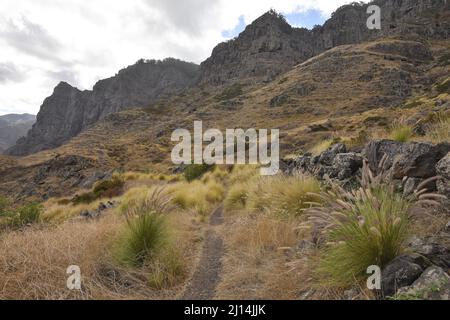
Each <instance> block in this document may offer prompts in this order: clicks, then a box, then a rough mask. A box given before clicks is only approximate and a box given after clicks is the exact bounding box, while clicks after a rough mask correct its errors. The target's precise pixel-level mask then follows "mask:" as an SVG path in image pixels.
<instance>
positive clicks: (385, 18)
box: [201, 0, 450, 84]
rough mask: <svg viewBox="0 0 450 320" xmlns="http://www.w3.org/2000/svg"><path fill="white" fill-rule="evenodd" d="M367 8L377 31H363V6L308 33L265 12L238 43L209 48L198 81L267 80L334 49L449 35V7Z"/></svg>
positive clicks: (381, 2)
mask: <svg viewBox="0 0 450 320" xmlns="http://www.w3.org/2000/svg"><path fill="white" fill-rule="evenodd" d="M371 4H375V5H378V6H379V7H380V8H381V20H382V29H381V30H369V29H368V28H367V19H368V17H369V16H370V15H369V14H367V8H368V4H362V3H353V4H350V5H346V6H343V7H341V8H339V9H338V10H337V11H336V12H335V13H334V14H333V15H332V17H331V18H330V19H329V20H328V21H327V22H326V23H325V24H324V25H323V26H317V27H315V28H314V29H312V30H308V29H304V28H292V27H291V26H290V25H289V24H288V23H287V22H286V20H285V19H284V18H283V17H282V16H281V15H279V14H277V13H276V12H274V11H270V12H268V13H266V14H264V15H263V16H261V17H260V18H258V19H257V20H255V21H254V22H253V23H252V24H250V25H249V26H247V28H246V29H245V30H244V31H243V32H242V33H241V34H240V35H239V36H238V37H237V38H235V39H233V40H230V41H228V42H225V43H221V44H219V45H218V46H217V47H216V48H214V50H213V52H212V55H211V57H210V58H208V59H207V60H206V61H204V62H203V63H202V64H201V73H202V76H201V81H202V82H203V83H213V84H223V83H227V82H233V81H245V80H250V81H255V80H262V81H271V80H273V78H274V76H276V75H278V74H280V73H282V72H285V71H287V70H289V69H290V68H291V67H292V66H293V65H295V64H298V63H300V62H303V61H305V60H307V59H309V58H311V57H313V56H315V55H317V54H319V53H322V52H324V51H326V50H328V49H331V48H333V47H336V46H339V45H344V44H354V43H360V42H362V41H366V40H370V39H376V38H379V37H385V36H399V37H407V38H413V39H417V38H420V37H426V38H428V39H429V38H442V39H446V38H448V36H449V34H450V19H449V18H450V2H447V1H445V0H421V1H413V0H378V1H374V2H372V3H371Z"/></svg>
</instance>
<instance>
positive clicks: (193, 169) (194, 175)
mask: <svg viewBox="0 0 450 320" xmlns="http://www.w3.org/2000/svg"><path fill="white" fill-rule="evenodd" d="M213 168H214V166H213V165H207V164H191V165H188V166H187V167H186V169H185V171H184V177H185V179H186V180H187V181H188V182H191V181H194V180H196V179H199V178H201V177H202V176H203V175H204V174H205V173H206V172H208V171H210V170H211V169H213Z"/></svg>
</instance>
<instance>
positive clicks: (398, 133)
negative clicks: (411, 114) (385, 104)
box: [389, 123, 414, 142]
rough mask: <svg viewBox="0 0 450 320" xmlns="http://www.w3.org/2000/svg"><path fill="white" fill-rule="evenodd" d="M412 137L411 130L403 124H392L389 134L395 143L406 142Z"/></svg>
mask: <svg viewBox="0 0 450 320" xmlns="http://www.w3.org/2000/svg"><path fill="white" fill-rule="evenodd" d="M413 136H414V132H413V129H412V128H411V126H408V125H406V124H403V123H394V124H393V125H392V127H391V131H390V133H389V137H390V139H392V140H394V141H397V142H408V141H410V140H411V139H412V137H413Z"/></svg>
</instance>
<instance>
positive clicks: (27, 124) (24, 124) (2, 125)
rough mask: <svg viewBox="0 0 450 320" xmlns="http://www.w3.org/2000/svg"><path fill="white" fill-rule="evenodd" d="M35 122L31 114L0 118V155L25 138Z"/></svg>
mask: <svg viewBox="0 0 450 320" xmlns="http://www.w3.org/2000/svg"><path fill="white" fill-rule="evenodd" d="M35 121H36V116H35V115H32V114H27V113H25V114H7V115H3V116H0V153H2V152H3V151H4V150H6V149H7V148H9V147H11V146H13V145H14V144H15V143H16V141H17V140H18V139H19V138H21V137H23V136H25V135H26V134H27V132H28V130H30V129H31V127H32V125H33V123H34V122H35Z"/></svg>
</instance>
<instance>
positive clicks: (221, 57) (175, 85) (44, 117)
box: [6, 0, 450, 155]
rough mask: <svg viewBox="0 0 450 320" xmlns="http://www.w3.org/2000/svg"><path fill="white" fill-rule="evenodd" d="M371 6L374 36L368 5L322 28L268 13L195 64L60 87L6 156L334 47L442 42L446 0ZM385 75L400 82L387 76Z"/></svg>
mask: <svg viewBox="0 0 450 320" xmlns="http://www.w3.org/2000/svg"><path fill="white" fill-rule="evenodd" d="M372 4H376V5H379V6H380V7H381V12H382V26H383V28H382V30H381V31H380V30H369V29H368V28H367V25H366V22H367V18H368V17H369V15H368V14H367V6H368V5H367V4H362V3H353V4H350V5H346V6H343V7H341V8H339V9H338V10H337V11H336V12H335V13H334V14H333V15H332V17H331V18H330V19H329V20H328V21H327V22H326V23H325V24H324V25H323V26H317V27H315V28H314V29H313V30H307V29H304V28H293V27H291V26H290V25H289V24H288V23H287V22H286V20H285V19H284V18H283V17H282V16H281V15H279V14H278V13H276V12H274V11H269V12H267V13H266V14H264V15H263V16H261V17H260V18H258V19H257V20H255V21H254V22H253V23H252V24H250V25H249V26H247V27H246V29H245V30H244V31H243V32H242V33H241V34H240V35H239V36H238V37H237V38H236V39H233V40H231V41H228V42H225V43H221V44H219V45H218V46H217V47H216V48H215V49H214V50H213V52H212V55H211V57H210V58H208V59H207V60H206V61H204V62H203V63H202V64H201V65H200V67H199V66H197V65H194V64H189V63H185V62H182V61H178V60H174V59H168V60H165V61H162V62H161V61H144V60H142V61H140V62H139V63H137V64H136V65H133V66H130V67H128V68H126V69H124V70H122V71H120V72H119V74H118V75H116V76H115V77H113V78H110V79H107V80H102V81H100V82H99V83H97V84H96V85H95V86H94V89H93V90H92V91H80V90H78V89H76V88H73V87H71V86H70V85H68V84H67V83H60V84H59V85H58V86H57V87H56V88H55V90H54V93H53V95H52V96H50V97H49V98H47V99H46V100H45V101H44V103H43V105H42V106H41V110H40V112H39V114H38V116H37V123H36V125H35V126H34V127H33V129H32V130H31V131H30V132H29V134H28V136H27V137H26V138H23V139H21V140H19V141H18V143H17V144H16V145H15V146H14V147H12V148H10V149H8V150H7V152H6V153H8V154H10V155H28V154H32V153H35V152H38V151H41V150H46V149H51V148H55V147H58V146H60V145H62V144H64V143H66V142H67V141H69V140H70V139H71V138H73V137H75V136H77V135H78V134H79V133H81V132H83V131H84V130H86V129H87V128H88V127H89V126H91V125H93V124H95V123H96V122H97V121H99V120H102V119H104V118H105V117H106V116H107V115H109V114H112V113H115V112H118V111H121V110H124V109H128V108H132V107H145V106H150V105H152V104H157V103H159V102H160V101H164V100H165V99H167V98H168V97H170V96H172V95H176V94H178V93H180V92H182V91H184V90H189V88H192V87H195V86H196V85H199V86H200V87H201V88H209V89H207V90H209V91H217V90H220V88H222V87H223V86H228V85H230V84H233V83H239V84H241V85H258V84H264V83H270V81H273V80H274V79H275V78H276V77H277V76H279V75H280V74H282V73H284V72H287V71H289V70H290V69H292V68H293V67H294V66H295V65H298V64H300V63H302V62H305V61H306V60H308V59H310V58H312V57H315V56H317V55H319V54H321V53H323V52H326V51H327V50H330V49H332V48H335V47H337V46H341V45H346V44H358V43H361V42H364V41H373V40H376V39H381V38H386V37H394V38H397V39H402V40H409V41H413V42H415V43H419V45H418V46H419V47H420V43H422V42H423V41H424V39H428V40H431V39H448V37H449V34H450V31H449V30H450V19H449V17H450V14H449V12H450V2H449V3H447V1H445V0H423V1H419V3H417V1H412V0H402V1H398V0H378V1H374V2H373V3H372ZM418 46H417V45H416V46H411V47H405V48H404V49H405V50H413V51H412V52H410V54H413V55H414V54H416V53H417V52H416V51H415V50H420V48H422V49H423V46H422V47H420V48H419V47H418ZM383 50H386V48H383ZM393 50H394V52H395V51H396V50H397V48H394V49H393ZM425 50H427V49H425ZM421 53H422V54H425V55H427V54H428V56H430V54H429V53H427V52H425V53H423V52H421ZM332 67H333V68H339V66H332ZM345 71H346V70H342V72H345ZM392 76H394V77H400V78H401V77H402V75H398V74H396V73H395V72H394V73H393V75H392ZM403 81H404V79H403V78H402V79H401V82H403Z"/></svg>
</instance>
